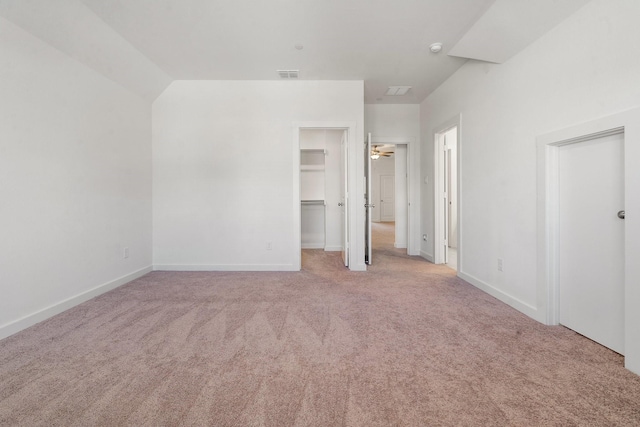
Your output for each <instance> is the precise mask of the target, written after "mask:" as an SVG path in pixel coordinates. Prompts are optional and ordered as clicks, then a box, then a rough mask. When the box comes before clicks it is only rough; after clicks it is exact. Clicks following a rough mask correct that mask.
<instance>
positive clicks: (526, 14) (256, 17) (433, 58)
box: [0, 0, 588, 103]
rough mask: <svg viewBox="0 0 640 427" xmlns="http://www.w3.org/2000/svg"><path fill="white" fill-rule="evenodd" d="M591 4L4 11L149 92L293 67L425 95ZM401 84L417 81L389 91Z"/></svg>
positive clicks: (279, 0) (326, 3) (153, 4)
mask: <svg viewBox="0 0 640 427" xmlns="http://www.w3.org/2000/svg"><path fill="white" fill-rule="evenodd" d="M587 2H588V0H535V1H531V0H322V1H320V0H233V1H231V0H57V1H50V0H2V1H0V16H3V17H5V18H6V19H8V20H10V21H12V22H13V23H15V24H17V25H19V26H21V27H23V28H24V29H25V30H27V31H29V32H31V33H32V34H34V35H35V36H37V37H40V38H41V39H43V40H44V41H46V42H47V43H49V44H51V45H53V46H54V47H56V48H58V49H60V50H62V51H64V52H66V53H67V54H69V55H70V56H72V57H74V58H76V59H78V60H79V61H81V62H83V63H85V64H87V65H88V66H90V67H93V68H94V69H96V70H97V71H99V72H101V73H102V74H104V75H106V76H107V77H109V78H111V79H113V80H115V81H117V82H118V83H120V84H122V85H123V86H125V87H127V88H129V89H131V90H133V91H135V92H137V93H139V94H140V95H141V96H143V97H145V98H147V99H150V100H153V99H155V97H157V95H158V94H159V93H161V92H162V90H163V89H164V88H165V87H166V86H167V85H168V84H169V83H170V82H171V81H172V80H183V79H184V80H201V79H207V80H275V79H279V76H278V74H277V72H276V70H281V69H287V70H288V69H293V70H299V71H300V72H299V78H300V79H303V80H364V82H365V102H366V103H419V102H421V101H422V100H423V99H424V98H425V97H426V96H427V95H428V94H429V93H431V92H432V91H433V90H435V89H436V88H437V87H438V86H439V85H440V84H441V83H442V82H443V81H445V80H446V79H447V78H448V77H449V76H451V74H453V73H454V72H455V71H456V70H457V69H458V68H460V67H461V66H462V65H463V64H464V63H465V62H466V61H467V60H468V58H472V59H474V60H485V61H491V62H503V61H505V60H507V59H509V58H510V57H511V56H513V55H514V54H516V53H517V52H519V51H520V50H522V49H523V48H525V47H526V46H527V45H528V44H529V43H531V42H532V41H533V40H535V39H536V38H538V37H540V36H541V35H542V34H544V33H545V32H547V31H549V30H550V29H551V28H553V27H554V26H555V25H557V24H558V23H559V22H560V21H562V20H563V19H565V18H566V17H567V16H569V15H570V14H571V13H573V12H574V11H575V10H577V9H578V8H579V7H581V6H582V5H584V4H585V3H587ZM435 42H440V43H442V44H443V50H442V52H440V53H437V54H434V53H432V52H430V50H429V46H430V45H431V44H432V43H435ZM454 55H455V56H454ZM394 85H399V86H411V90H409V92H408V93H407V94H406V95H402V96H386V95H385V92H386V91H387V88H388V86H394Z"/></svg>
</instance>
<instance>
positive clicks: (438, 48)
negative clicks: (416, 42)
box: [429, 43, 442, 53]
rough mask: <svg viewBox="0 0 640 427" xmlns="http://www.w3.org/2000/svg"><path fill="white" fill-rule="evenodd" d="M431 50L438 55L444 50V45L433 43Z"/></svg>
mask: <svg viewBox="0 0 640 427" xmlns="http://www.w3.org/2000/svg"><path fill="white" fill-rule="evenodd" d="M429 50H430V51H431V52H433V53H438V52H440V51H441V50H442V43H432V44H431V45H430V46H429Z"/></svg>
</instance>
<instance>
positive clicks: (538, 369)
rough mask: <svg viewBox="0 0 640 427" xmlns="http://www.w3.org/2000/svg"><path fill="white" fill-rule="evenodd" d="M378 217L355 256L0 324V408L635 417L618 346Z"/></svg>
mask: <svg viewBox="0 0 640 427" xmlns="http://www.w3.org/2000/svg"><path fill="white" fill-rule="evenodd" d="M378 228H380V229H379V230H377V232H378V233H379V234H377V235H376V236H377V239H376V240H375V241H376V242H377V243H376V244H377V246H376V250H375V252H374V265H373V266H372V267H371V268H370V271H369V272H367V273H351V272H349V271H346V270H345V269H344V267H342V266H341V260H340V257H339V254H338V253H325V252H323V251H317V250H313V251H305V252H304V256H303V260H304V270H303V271H302V272H299V273H298V272H296V273H229V272H215V273H208V272H198V273H176V272H153V273H151V274H148V275H146V276H144V277H143V278H141V279H139V280H136V281H135V282H132V283H130V284H128V285H126V286H123V287H121V288H119V289H116V290H114V291H112V292H109V293H107V294H104V295H102V296H100V297H98V298H96V299H94V300H91V301H89V302H87V303H85V304H82V305H80V306H78V307H76V308H74V309H72V310H69V311H67V312H65V313H63V314H61V315H59V316H56V317H54V318H52V319H49V320H47V321H45V322H43V323H41V324H38V325H36V326H34V327H32V328H30V329H27V330H25V331H23V332H21V333H18V334H16V335H14V336H12V337H10V338H8V339H5V340H2V341H0V424H1V425H11V426H13V425H24V426H35V425H43V426H93V425H104V426H118V425H132V426H140V425H149V426H162V425H175V426H178V425H212V426H261V425H265V426H289V425H297V426H342V425H348V426H395V425H407V426H448V425H450V426H476V425H477V426H509V425H511V426H551V425H554V426H615V425H620V426H622V425H627V426H638V425H640V378H639V377H638V376H636V375H634V374H632V373H631V372H629V371H627V370H625V369H624V368H623V366H622V364H623V359H622V357H621V356H619V355H618V354H616V353H613V352H611V351H609V350H607V349H606V348H603V347H601V346H599V345H598V344H595V343H593V342H591V341H589V340H587V339H585V338H583V337H581V336H580V335H577V334H576V333H574V332H572V331H570V330H568V329H565V328H563V327H547V326H543V325H541V324H539V323H536V322H534V321H533V320H531V319H529V318H527V317H526V316H524V315H522V314H520V313H518V312H517V311H515V310H513V309H511V308H509V307H508V306H506V305H504V304H502V303H501V302H499V301H497V300H495V299H493V298H492V297H490V296H488V295H486V294H484V293H482V292H480V291H479V290H477V289H475V288H474V287H472V286H470V285H469V284H467V283H465V282H463V281H461V280H459V279H457V278H456V277H455V276H454V272H453V271H452V270H450V269H448V268H446V267H440V266H434V265H432V264H429V263H428V262H426V261H424V260H421V259H419V258H411V257H408V256H406V255H404V254H403V253H402V252H403V251H402V250H397V249H394V248H393V247H392V242H393V239H392V236H391V237H390V232H389V229H388V226H387V227H385V226H384V225H378ZM385 230H386V231H385Z"/></svg>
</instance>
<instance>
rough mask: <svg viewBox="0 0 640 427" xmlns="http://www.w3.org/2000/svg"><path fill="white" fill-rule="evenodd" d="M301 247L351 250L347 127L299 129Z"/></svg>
mask: <svg viewBox="0 0 640 427" xmlns="http://www.w3.org/2000/svg"><path fill="white" fill-rule="evenodd" d="M299 150H300V152H299V155H300V247H301V249H317V250H323V251H325V252H341V254H342V260H343V262H344V265H345V266H348V265H349V253H348V223H347V219H348V200H347V188H346V184H347V180H346V177H347V165H346V159H347V156H346V150H347V131H346V130H345V129H321V128H318V129H300V131H299Z"/></svg>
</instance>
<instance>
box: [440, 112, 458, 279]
mask: <svg viewBox="0 0 640 427" xmlns="http://www.w3.org/2000/svg"><path fill="white" fill-rule="evenodd" d="M458 129H459V127H458V125H457V124H454V125H450V126H448V127H445V128H444V129H443V130H442V131H440V132H437V133H436V134H435V145H436V148H435V150H436V153H435V165H434V166H435V167H434V170H435V173H434V181H435V182H434V184H435V194H436V200H435V201H436V203H435V215H434V218H435V224H434V246H435V256H434V262H435V263H436V264H446V265H447V266H448V267H450V268H452V269H453V270H456V271H457V270H458V269H459V258H460V257H459V248H458V242H459V237H458V234H459V233H458V228H459V227H458V187H459V186H458V177H459V170H458V165H459V162H458Z"/></svg>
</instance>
